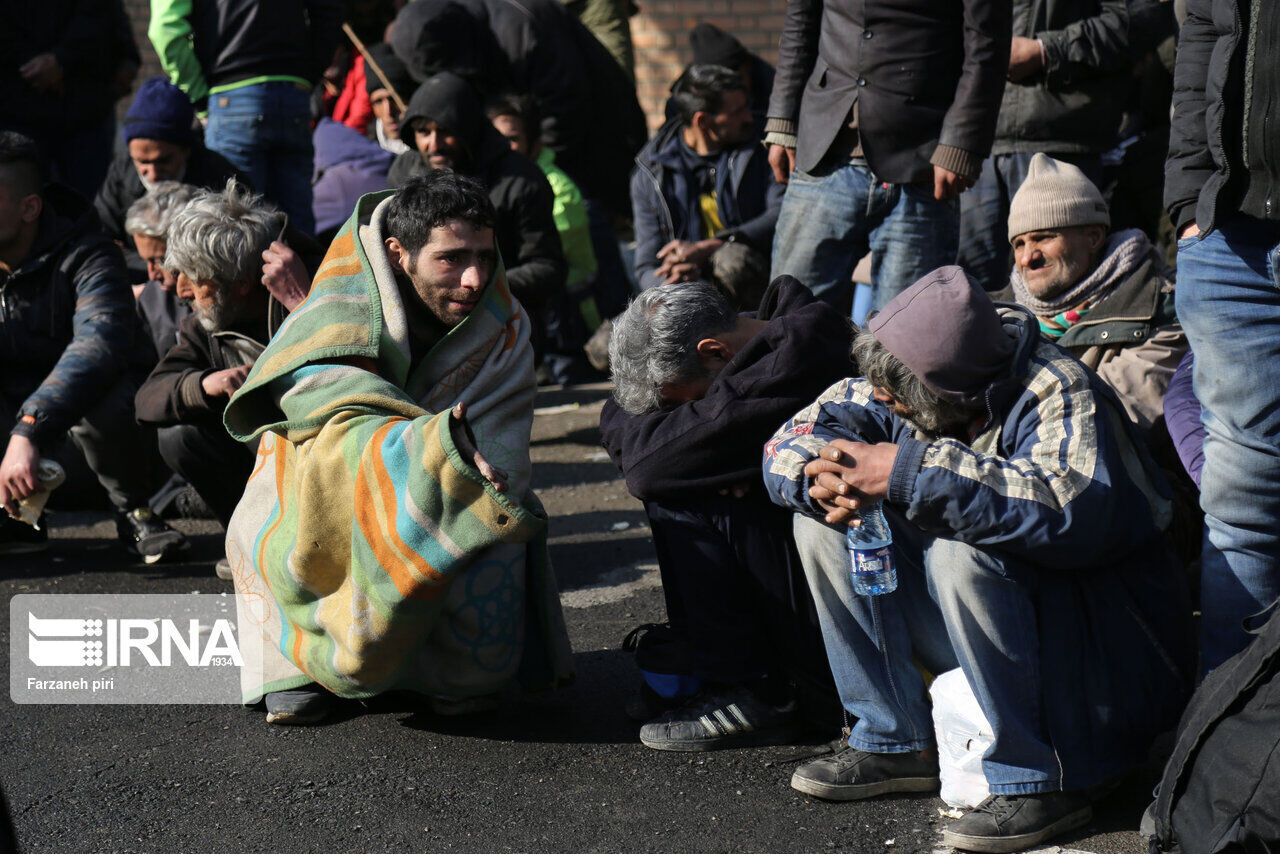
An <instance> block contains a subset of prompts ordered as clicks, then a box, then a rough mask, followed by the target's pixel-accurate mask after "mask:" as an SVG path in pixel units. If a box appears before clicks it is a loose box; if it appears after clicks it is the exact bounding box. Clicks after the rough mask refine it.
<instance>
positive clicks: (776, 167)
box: [769, 145, 796, 184]
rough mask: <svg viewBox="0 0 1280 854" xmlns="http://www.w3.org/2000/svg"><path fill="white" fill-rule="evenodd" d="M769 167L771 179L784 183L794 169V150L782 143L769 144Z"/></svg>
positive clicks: (789, 178)
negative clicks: (771, 172)
mask: <svg viewBox="0 0 1280 854" xmlns="http://www.w3.org/2000/svg"><path fill="white" fill-rule="evenodd" d="M769 168H770V169H772V170H773V180H775V181H777V182H778V183H779V184H785V183H787V182H788V181H790V180H791V173H792V172H794V171H796V150H795V149H794V148H787V147H785V146H782V145H770V146H769Z"/></svg>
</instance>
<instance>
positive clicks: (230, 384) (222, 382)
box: [200, 365, 253, 397]
mask: <svg viewBox="0 0 1280 854" xmlns="http://www.w3.org/2000/svg"><path fill="white" fill-rule="evenodd" d="M252 367H253V365H240V366H239V367H236V368H227V369H225V370H221V371H214V372H213V373H211V374H209V375H208V376H207V377H205V378H204V379H202V380H200V385H201V387H202V388H204V393H205V394H207V395H209V396H210V397H231V395H233V394H235V393H236V390H237V389H238V388H240V386H242V385H244V378H245V377H247V376H249V369H250V368H252Z"/></svg>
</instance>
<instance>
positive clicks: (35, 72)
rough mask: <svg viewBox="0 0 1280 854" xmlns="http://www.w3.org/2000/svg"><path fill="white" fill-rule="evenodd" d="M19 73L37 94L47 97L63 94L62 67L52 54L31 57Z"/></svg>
mask: <svg viewBox="0 0 1280 854" xmlns="http://www.w3.org/2000/svg"><path fill="white" fill-rule="evenodd" d="M18 73H19V74H21V75H22V79H23V80H25V81H27V82H28V83H30V84H31V87H32V88H33V89H35V90H36V91H37V92H43V93H44V94H46V95H61V94H62V66H61V65H59V64H58V58H57V57H56V56H54V55H53V54H51V53H42V54H40V55H39V56H33V57H31V59H28V60H27V61H26V62H25V63H24V64H23V65H22V67H21V68H19V69H18Z"/></svg>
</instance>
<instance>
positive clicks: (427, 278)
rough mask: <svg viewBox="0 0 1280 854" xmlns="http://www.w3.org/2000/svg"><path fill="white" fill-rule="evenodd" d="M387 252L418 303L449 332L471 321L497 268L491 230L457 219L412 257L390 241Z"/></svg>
mask: <svg viewBox="0 0 1280 854" xmlns="http://www.w3.org/2000/svg"><path fill="white" fill-rule="evenodd" d="M387 250H388V252H389V253H390V255H391V257H392V259H393V261H394V262H395V263H396V265H397V266H398V267H399V268H400V269H401V270H402V271H403V272H404V274H405V275H406V276H408V277H409V281H410V282H412V283H413V290H414V292H415V293H416V294H417V295H418V298H419V299H420V300H422V304H423V305H424V306H426V307H427V309H428V310H429V311H430V312H431V313H432V314H434V315H435V316H436V317H437V318H438V319H439V320H440V322H442V323H444V324H445V325H446V326H448V327H449V328H453V327H454V326H457V325H458V324H459V323H461V322H462V321H464V320H466V319H467V317H468V316H470V314H471V312H472V311H473V310H474V309H475V307H476V306H477V305H478V304H479V302H480V295H481V293H482V292H483V291H484V287H485V285H486V284H487V283H488V281H489V276H490V275H491V274H492V272H493V269H494V266H495V265H496V264H497V263H498V250H497V248H496V247H495V245H494V240H493V229H492V228H476V227H475V226H473V225H472V224H471V223H469V222H466V221H464V220H458V219H455V220H451V221H449V222H447V223H445V224H444V225H440V226H436V227H435V228H433V229H431V236H430V237H429V238H428V240H427V242H426V244H425V245H424V246H423V247H422V248H421V249H419V250H418V252H417V254H416V255H415V256H413V257H410V255H409V252H408V251H407V250H406V249H405V248H404V247H403V246H401V245H400V241H399V240H397V239H396V238H394V237H391V238H388V239H387Z"/></svg>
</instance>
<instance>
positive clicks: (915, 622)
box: [795, 507, 1062, 794]
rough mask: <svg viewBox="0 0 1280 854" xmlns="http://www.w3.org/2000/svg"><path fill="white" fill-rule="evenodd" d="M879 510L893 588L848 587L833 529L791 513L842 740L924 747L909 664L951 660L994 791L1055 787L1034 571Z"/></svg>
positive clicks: (883, 747)
mask: <svg viewBox="0 0 1280 854" xmlns="http://www.w3.org/2000/svg"><path fill="white" fill-rule="evenodd" d="M885 509H886V516H888V518H889V525H890V527H891V528H892V530H893V545H894V557H895V561H896V563H897V568H898V589H897V590H896V591H894V592H893V593H888V594H885V595H882V596H860V595H858V594H857V593H854V592H853V584H852V581H851V576H850V572H849V558H848V551H847V549H846V547H845V536H844V532H843V530H840V529H837V528H834V527H831V526H828V525H825V524H823V523H822V522H819V521H817V520H815V519H811V518H809V517H807V516H803V515H799V514H797V515H796V517H795V534H796V546H797V548H798V549H799V551H800V560H801V562H802V563H803V564H804V569H805V574H806V575H807V576H808V578H809V585H810V588H811V589H812V590H813V598H814V602H815V603H816V605H817V608H818V619H819V621H820V622H821V625H822V634H823V639H824V640H825V642H826V646H827V658H828V661H829V662H830V664H831V673H832V676H834V677H835V681H836V689H837V690H838V691H839V693H840V701H841V703H842V704H843V705H844V708H845V710H846V711H847V712H849V713H850V714H851V715H853V716H855V717H857V719H858V721H857V723H856V724H855V725H854V727H853V732H852V733H851V735H850V736H849V744H850V746H852V747H856V748H859V749H861V750H866V751H869V752H872V753H905V752H907V751H911V750H921V749H923V748H926V747H929V746H931V745H933V744H934V734H933V719H932V715H931V712H930V706H929V697H928V693H927V692H926V690H925V684H924V679H923V677H922V676H921V674H920V671H919V669H917V666H916V662H918V663H919V664H920V666H922V667H925V668H927V669H928V670H930V671H932V672H933V673H941V672H943V671H945V670H950V669H952V668H954V667H957V666H959V667H961V668H963V670H964V673H965V676H966V677H967V678H968V680H969V684H970V685H972V686H973V691H974V694H975V696H976V697H977V698H978V703H979V705H980V706H981V707H982V710H983V712H984V713H985V714H986V716H987V719H988V720H989V721H990V722H991V725H992V728H993V732H994V733H995V736H996V738H995V743H994V744H993V745H992V746H991V749H990V750H988V751H987V753H986V755H985V756H984V757H983V761H982V771H983V774H984V775H985V776H986V778H987V782H988V784H989V785H990V787H991V792H992V793H993V794H1030V793H1034V792H1048V791H1057V790H1058V789H1061V788H1062V786H1061V773H1062V772H1061V767H1060V764H1059V762H1058V757H1057V754H1056V753H1055V751H1054V748H1053V745H1052V744H1051V743H1050V741H1049V738H1048V736H1047V734H1046V725H1045V721H1046V717H1047V716H1046V714H1045V710H1044V708H1043V704H1044V700H1043V697H1044V692H1043V691H1042V680H1041V674H1040V658H1039V648H1040V643H1039V637H1038V632H1037V618H1036V609H1035V605H1034V587H1033V585H1034V584H1035V582H1036V573H1035V572H1034V571H1029V570H1028V568H1027V567H1024V566H1021V565H1019V564H1018V563H1016V562H1015V561H1012V560H1008V559H1001V558H999V557H996V556H995V555H994V554H993V553H991V552H983V551H979V550H978V549H975V548H972V547H971V546H967V545H965V544H963V543H960V542H958V541H956V540H948V539H942V538H936V537H932V536H929V535H927V534H925V533H923V532H922V531H921V530H920V529H919V528H917V527H915V526H914V525H911V524H910V523H908V522H906V521H905V519H903V517H902V516H900V515H898V514H897V513H896V512H895V511H892V510H890V508H887V507H886V508H885Z"/></svg>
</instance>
